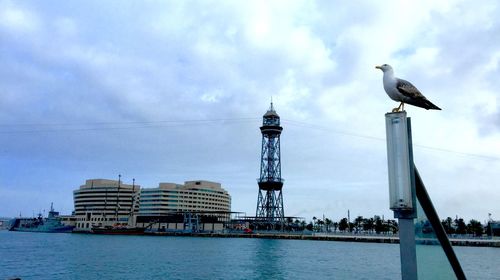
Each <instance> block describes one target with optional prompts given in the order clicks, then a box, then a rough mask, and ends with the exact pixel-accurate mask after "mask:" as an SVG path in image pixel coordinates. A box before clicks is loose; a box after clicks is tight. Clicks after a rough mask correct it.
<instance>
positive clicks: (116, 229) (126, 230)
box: [90, 226, 146, 235]
mask: <svg viewBox="0 0 500 280" xmlns="http://www.w3.org/2000/svg"><path fill="white" fill-rule="evenodd" d="M145 230H146V228H141V227H128V226H105V227H92V230H91V231H90V233H94V234H112V235H129V234H130V235H138V234H144V231H145Z"/></svg>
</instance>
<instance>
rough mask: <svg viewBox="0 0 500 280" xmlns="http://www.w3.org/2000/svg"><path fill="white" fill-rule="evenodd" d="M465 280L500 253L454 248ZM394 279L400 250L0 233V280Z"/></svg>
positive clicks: (482, 272)
mask: <svg viewBox="0 0 500 280" xmlns="http://www.w3.org/2000/svg"><path fill="white" fill-rule="evenodd" d="M455 250H456V252H457V255H458V257H459V259H460V260H461V262H462V265H463V268H464V270H465V272H466V274H467V276H468V278H469V279H500V249H498V248H472V247H457V248H455ZM12 277H20V278H22V279H400V278H401V276H400V264H399V246H398V245H394V244H376V243H351V242H331V241H305V240H304V241H303V240H267V239H237V238H196V237H160V236H103V235H82V234H50V233H24V232H7V231H0V279H8V278H12Z"/></svg>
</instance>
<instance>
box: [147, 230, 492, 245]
mask: <svg viewBox="0 0 500 280" xmlns="http://www.w3.org/2000/svg"><path fill="white" fill-rule="evenodd" d="M144 235H149V236H186V237H212V238H264V239H289V240H317V241H340V242H368V243H388V244H399V237H398V236H369V235H311V234H287V233H185V232H145V233H144ZM450 242H451V245H453V246H468V247H494V248H500V239H456V238H451V239H450ZM417 244H426V245H436V244H438V241H437V239H432V238H417Z"/></svg>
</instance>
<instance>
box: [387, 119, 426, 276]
mask: <svg viewBox="0 0 500 280" xmlns="http://www.w3.org/2000/svg"><path fill="white" fill-rule="evenodd" d="M385 117H386V135H387V162H388V171H389V198H390V209H391V210H393V211H394V217H395V218H398V222H399V248H400V258H401V278H402V279H404V280H417V279H418V274H417V252H416V244H415V224H414V218H415V216H416V211H415V205H416V203H415V199H416V198H415V179H414V176H413V164H412V163H413V155H412V142H411V122H410V119H409V118H407V117H406V112H405V111H403V112H398V113H387V114H386V115H385Z"/></svg>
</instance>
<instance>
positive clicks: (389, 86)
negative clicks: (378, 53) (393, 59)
mask: <svg viewBox="0 0 500 280" xmlns="http://www.w3.org/2000/svg"><path fill="white" fill-rule="evenodd" d="M375 68H377V69H380V70H382V72H384V89H385V92H386V93H387V95H389V97H390V98H391V99H392V100H394V101H397V102H401V103H400V104H399V106H398V107H397V108H394V109H392V112H393V113H395V112H400V111H403V110H404V108H405V107H404V106H405V105H404V104H405V103H407V104H411V105H414V106H417V107H421V108H424V109H426V110H429V109H433V110H441V108H439V107H438V106H436V105H434V104H432V102H430V101H429V100H427V98H425V96H424V95H423V94H422V93H420V91H419V90H418V89H417V88H416V87H415V86H414V85H412V84H411V83H410V82H408V81H406V80H403V79H399V78H396V77H394V70H392V67H391V66H390V65H389V64H384V65H382V66H375Z"/></svg>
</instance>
